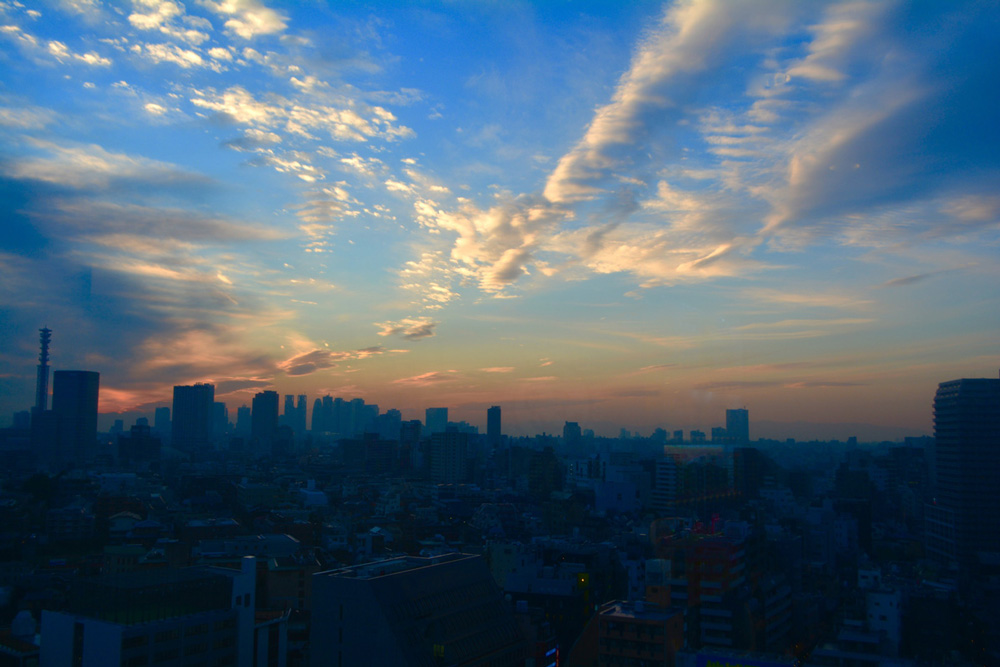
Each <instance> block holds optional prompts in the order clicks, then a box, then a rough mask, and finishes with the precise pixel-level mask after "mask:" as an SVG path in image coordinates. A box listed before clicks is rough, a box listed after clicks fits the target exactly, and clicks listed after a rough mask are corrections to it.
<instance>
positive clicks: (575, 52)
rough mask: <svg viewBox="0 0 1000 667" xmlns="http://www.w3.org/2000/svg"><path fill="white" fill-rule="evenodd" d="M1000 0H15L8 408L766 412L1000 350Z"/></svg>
mask: <svg viewBox="0 0 1000 667" xmlns="http://www.w3.org/2000/svg"><path fill="white" fill-rule="evenodd" d="M998 23H1000V13H998V12H997V11H996V6H995V4H994V3H989V2H961V3H959V2H949V3H919V4H916V5H912V4H906V3H896V2H872V3H867V2H841V3H838V2H829V3H820V2H810V3H788V2H764V1H761V2H746V3H739V2H712V1H692V2H677V3H662V4H661V3H653V2H642V3H610V2H607V3H600V2H590V3H573V2H559V3H556V2H552V3H496V4H483V3H471V2H465V3H420V4H417V3H387V4H386V5H385V6H383V5H382V4H379V5H367V4H363V3H335V4H333V3H331V4H329V5H327V4H326V3H273V4H272V3H269V4H262V3H259V2H253V1H249V0H244V1H235V2H213V1H211V0H204V1H202V2H189V3H185V4H182V3H179V2H170V1H157V0H142V1H139V2H134V3H125V2H123V3H101V2H94V1H84V0H75V1H71V0H65V1H63V2H55V1H53V2H39V3H27V4H23V5H22V4H20V3H15V2H3V3H0V58H2V61H0V62H2V64H0V68H2V71H3V72H4V76H3V77H2V82H0V137H2V139H0V141H2V144H0V147H2V153H0V197H2V202H3V204H2V206H3V223H2V227H3V233H2V234H0V309H2V314H0V322H2V324H0V425H6V424H7V423H9V420H10V418H11V415H12V414H13V413H14V412H15V411H18V410H25V409H27V408H28V407H29V406H30V405H31V404H32V396H33V395H34V387H35V363H36V355H37V351H38V333H37V331H38V329H39V328H41V327H43V326H47V327H49V328H51V329H52V330H53V332H54V333H53V342H52V350H51V352H52V361H51V364H52V367H53V369H81V370H93V371H98V372H100V374H101V380H100V382H101V386H100V401H101V404H100V409H101V411H102V412H103V413H118V412H129V413H132V412H145V413H149V412H152V408H153V407H155V406H158V405H170V401H171V391H172V387H173V386H174V385H188V384H193V383H196V382H207V383H212V384H214V385H215V398H216V400H219V401H225V402H226V403H227V404H228V406H229V408H230V410H231V411H235V409H236V408H237V407H238V406H240V405H243V404H249V403H250V401H251V398H252V397H253V395H254V394H255V393H257V392H259V391H261V390H262V389H274V390H276V391H278V392H279V393H281V394H296V395H297V394H306V395H308V396H309V398H310V401H311V400H312V399H313V398H315V397H317V396H321V395H324V394H331V395H334V396H343V397H348V398H349V397H363V398H364V399H365V400H366V401H367V402H368V403H377V404H379V405H380V406H381V407H382V408H383V409H384V408H397V409H399V410H401V411H402V413H403V416H404V418H408V419H411V418H421V417H423V415H424V409H425V408H427V407H431V406H438V405H440V406H449V408H450V410H451V412H450V415H451V417H452V418H453V419H456V420H467V421H469V422H471V423H473V424H478V425H480V426H484V425H485V424H484V420H485V413H486V408H487V407H488V406H490V405H502V406H503V410H504V427H505V431H506V432H508V433H511V434H522V433H525V434H526V433H534V432H536V431H538V430H542V429H549V430H557V429H559V428H561V426H562V424H563V423H564V421H565V420H573V421H578V422H580V423H581V425H583V426H584V427H586V428H593V429H595V430H597V431H598V433H599V434H600V433H606V434H610V433H617V429H618V427H619V426H623V427H626V428H629V429H638V430H640V431H643V432H645V433H648V432H650V431H652V429H653V428H656V427H664V428H667V429H674V428H678V429H689V428H702V429H707V428H708V427H710V426H713V425H716V424H718V423H719V422H720V419H721V418H722V415H723V414H724V412H725V410H726V409H727V408H741V407H747V408H748V409H749V410H750V413H751V415H752V420H753V429H754V430H753V432H752V436H753V437H754V438H756V437H758V436H764V437H790V436H792V435H798V437H801V438H803V439H807V438H809V437H839V438H846V437H848V436H851V435H856V436H859V437H861V438H872V439H878V438H882V437H893V436H902V435H919V434H921V433H930V432H931V421H930V420H931V410H930V406H931V401H932V399H933V396H934V392H935V388H936V387H937V385H938V383H939V382H942V381H944V380H948V379H952V378H960V377H983V376H989V377H995V376H996V369H997V368H998V367H1000V350H998V338H997V335H996V332H997V330H998V325H1000V307H998V306H1000V304H998V295H1000V291H998V290H997V284H1000V276H998V265H1000V264H998V262H997V259H998V241H1000V233H998V229H1000V228H998V221H1000V196H998V194H997V193H998V192H1000V189H998V187H997V186H998V184H1000V183H998V180H1000V179H998V157H997V156H998V155H1000V152H998V150H997V149H998V148H1000V141H998V139H1000V136H998V132H1000V129H998V126H997V123H996V118H995V109H996V108H997V107H998V101H1000V100H998V96H1000V92H998V90H997V86H996V82H997V81H998V80H1000V42H998V41H997V40H996V38H995V35H996V34H997V32H998V28H1000V26H998Z"/></svg>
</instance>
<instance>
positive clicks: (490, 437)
mask: <svg viewBox="0 0 1000 667" xmlns="http://www.w3.org/2000/svg"><path fill="white" fill-rule="evenodd" d="M501 437H502V436H501V435H500V406H499V405H494V406H491V407H490V409H489V410H487V411H486V444H488V445H489V446H490V448H491V449H496V448H497V447H499V446H500V440H501Z"/></svg>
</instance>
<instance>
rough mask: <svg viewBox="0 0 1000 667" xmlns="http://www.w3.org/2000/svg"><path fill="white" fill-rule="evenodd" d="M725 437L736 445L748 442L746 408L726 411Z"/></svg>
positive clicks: (748, 429)
mask: <svg viewBox="0 0 1000 667" xmlns="http://www.w3.org/2000/svg"><path fill="white" fill-rule="evenodd" d="M726 437H727V438H728V439H729V442H733V443H736V444H738V445H745V444H747V443H749V442H750V412H749V411H748V410H747V409H746V408H738V409H736V410H726Z"/></svg>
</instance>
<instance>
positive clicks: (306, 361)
mask: <svg viewBox="0 0 1000 667" xmlns="http://www.w3.org/2000/svg"><path fill="white" fill-rule="evenodd" d="M386 352H388V350H386V349H385V348H384V347H382V346H380V345H376V346H373V347H366V348H362V349H360V350H353V351H348V352H337V351H333V350H328V349H324V348H316V349H314V350H311V351H309V352H303V353H301V354H297V355H295V356H294V357H291V358H290V359H286V360H285V361H282V362H281V363H279V364H278V368H279V369H280V370H282V371H283V372H284V373H285V374H286V375H309V374H311V373H315V372H316V371H319V370H323V369H326V368H336V367H337V362H340V361H344V360H347V359H367V358H368V357H373V356H376V355H380V354H385V353H386Z"/></svg>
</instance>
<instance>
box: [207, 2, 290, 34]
mask: <svg viewBox="0 0 1000 667" xmlns="http://www.w3.org/2000/svg"><path fill="white" fill-rule="evenodd" d="M200 2H201V4H202V5H204V6H205V7H207V8H208V9H210V10H211V11H213V12H215V13H216V14H218V15H219V16H222V17H224V18H226V22H225V26H226V30H227V31H228V32H230V33H232V34H235V35H238V36H239V37H242V38H243V39H245V40H251V39H254V38H256V37H259V36H261V35H275V34H278V33H281V32H283V31H284V30H285V28H286V27H287V25H288V24H287V21H288V19H287V18H286V17H285V16H284V15H283V14H281V13H280V12H277V11H275V10H273V9H271V8H269V7H266V6H264V4H262V3H260V2H257V0H221V1H218V2H215V1H213V0H200Z"/></svg>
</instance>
